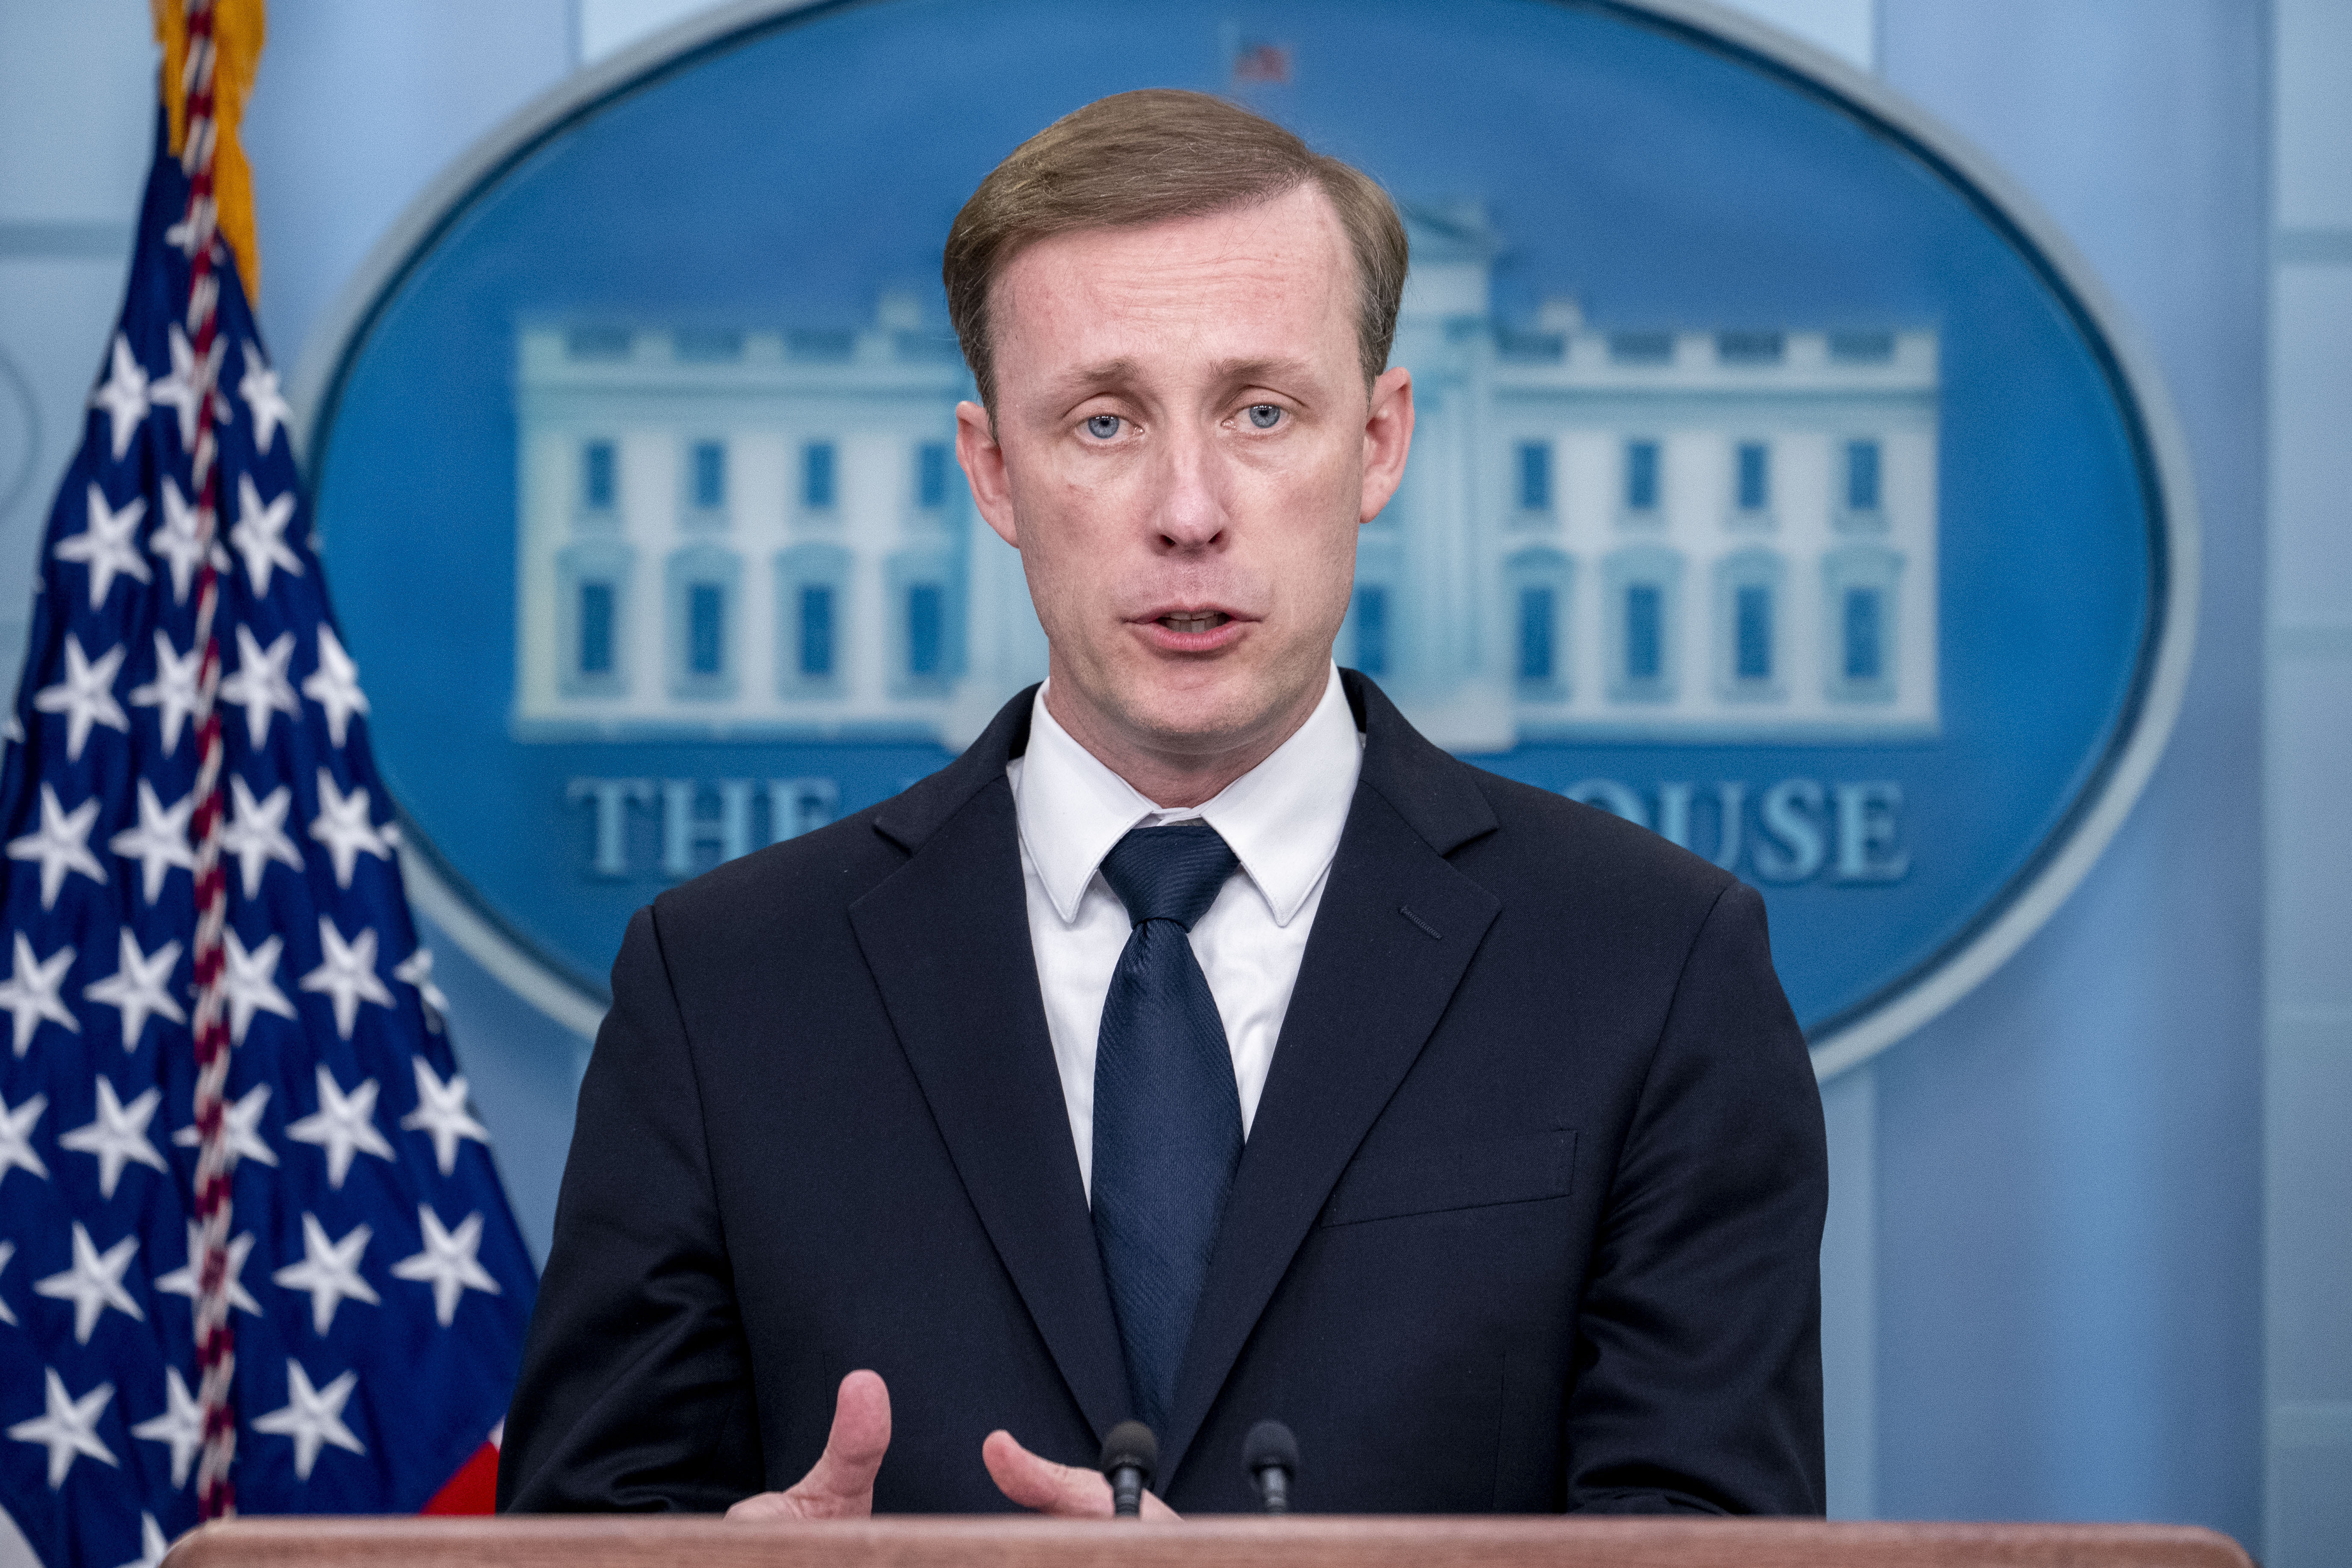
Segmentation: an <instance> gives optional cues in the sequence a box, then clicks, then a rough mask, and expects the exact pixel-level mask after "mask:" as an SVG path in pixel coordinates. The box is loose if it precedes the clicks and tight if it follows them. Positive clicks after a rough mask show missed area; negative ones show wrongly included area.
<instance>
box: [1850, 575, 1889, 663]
mask: <svg viewBox="0 0 2352 1568" xmlns="http://www.w3.org/2000/svg"><path fill="white" fill-rule="evenodd" d="M1843 621H1844V625H1843V628H1842V630H1843V634H1844V635H1843V638H1842V640H1843V642H1844V644H1845V647H1844V648H1843V653H1844V656H1845V657H1844V668H1845V678H1846V679H1848V680H1853V681H1864V680H1882V679H1885V671H1886V650H1885V646H1884V638H1885V630H1884V626H1885V598H1884V596H1883V595H1881V594H1880V593H1879V591H1878V590H1877V589H1875V588H1848V589H1847V590H1846V591H1845V605H1844V616H1843Z"/></svg>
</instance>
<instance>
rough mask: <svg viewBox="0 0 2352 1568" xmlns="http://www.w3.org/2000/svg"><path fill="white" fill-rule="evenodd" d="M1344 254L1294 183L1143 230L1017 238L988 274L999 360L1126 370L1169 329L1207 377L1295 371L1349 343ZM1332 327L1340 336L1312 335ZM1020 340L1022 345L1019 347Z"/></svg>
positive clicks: (1318, 210)
mask: <svg viewBox="0 0 2352 1568" xmlns="http://www.w3.org/2000/svg"><path fill="white" fill-rule="evenodd" d="M1352 283H1353V264H1352V259H1351V258H1350V257H1349V252H1348V249H1347V245H1346V239H1345V236H1344V234H1343V232H1342V231H1341V229H1340V226H1339V220H1338V216H1337V214H1336V213H1334V212H1333V211H1332V210H1331V206H1330V203H1329V201H1328V198H1326V197H1325V196H1324V195H1323V194H1322V192H1321V191H1320V189H1318V187H1316V186H1314V185H1311V184H1309V185H1305V186H1301V187H1299V188H1297V190H1294V191H1292V192H1289V193H1287V194H1286V195H1283V196H1279V197H1276V198H1275V199H1274V200H1272V201H1269V202H1263V203H1258V204H1255V205H1250V206H1244V207H1235V208H1229V209H1225V210H1223V211H1220V212H1215V213H1210V214H1205V215H1203V216H1198V217H1189V218H1180V219H1173V220H1171V221H1169V222H1166V223H1160V224H1153V225H1150V226H1144V227H1132V228H1115V229H1114V228H1106V229H1088V230H1081V231H1078V232H1076V233H1072V234H1066V235H1056V236H1054V237H1050V238H1047V239H1043V240H1039V241H1037V242H1036V243H1034V245H1031V246H1029V247H1024V249H1023V250H1022V251H1021V252H1020V253H1019V254H1018V255H1016V256H1015V257H1014V258H1013V259H1012V261H1011V262H1010V263H1008V264H1007V266H1006V267H1005V268H1004V270H1003V273H1002V274H1001V275H1000V276H999V278H998V279H997V283H996V288H995V289H994V290H993V294H994V298H993V300H992V316H993V318H994V319H993V321H992V329H993V330H992V336H993V337H994V338H995V340H996V344H997V352H998V356H999V363H1000V369H1001V370H1002V369H1004V368H1010V367H1009V366H1007V365H1005V364H1004V361H1005V359H1006V358H1007V357H1011V358H1013V359H1015V360H1018V359H1023V358H1028V357H1030V356H1031V355H1033V354H1035V355H1042V356H1043V357H1044V358H1045V359H1047V360H1050V361H1052V362H1054V363H1050V364H1034V363H1033V364H1032V365H1030V366H1029V367H1027V368H1028V369H1029V370H1030V371H1031V372H1032V373H1033V374H1045V375H1046V376H1049V377H1050V378H1051V379H1052V380H1053V381H1054V382H1055V383H1056V384H1060V383H1064V382H1112V381H1118V380H1122V379H1132V378H1134V377H1135V376H1136V375H1138V374H1141V372H1142V371H1143V369H1144V368H1145V367H1144V365H1143V364H1142V363H1141V361H1140V357H1139V356H1140V355H1141V354H1142V353H1144V352H1145V351H1146V350H1147V349H1150V348H1156V349H1160V350H1162V351H1164V350H1165V349H1167V348H1168V347H1170V346H1172V345H1171V337H1173V338H1178V339H1181V341H1182V342H1184V344H1185V346H1186V347H1188V348H1189V349H1191V350H1192V351H1193V353H1192V356H1190V357H1195V358H1197V357H1198V356H1199V355H1201V354H1206V355H1208V356H1210V357H1211V359H1212V360H1213V363H1212V364H1211V365H1210V366H1209V367H1208V369H1209V370H1210V372H1211V374H1233V373H1239V372H1241V371H1244V370H1245V369H1247V368H1249V367H1251V366H1253V365H1255V366H1258V367H1261V368H1274V367H1277V366H1281V365H1285V364H1287V365H1289V366H1290V367H1291V368H1294V369H1296V368H1304V366H1305V363H1306V362H1307V361H1310V360H1319V359H1321V358H1324V357H1326V356H1328V354H1330V353H1333V352H1342V353H1352V352H1353V351H1352V346H1351V344H1352V333H1353V328H1352V324H1351V322H1350V321H1349V319H1348V318H1349V317H1350V316H1351V314H1352V311H1351V308H1350V307H1351V302H1352V298H1353V292H1354V290H1353V288H1352ZM1335 332H1336V334H1337V335H1338V336H1339V337H1340V338H1344V339H1346V340H1348V341H1347V342H1344V343H1340V342H1324V341H1323V340H1325V339H1329V338H1333V337H1334V335H1335ZM1024 349H1025V350H1027V351H1029V353H1024V352H1023V351H1024Z"/></svg>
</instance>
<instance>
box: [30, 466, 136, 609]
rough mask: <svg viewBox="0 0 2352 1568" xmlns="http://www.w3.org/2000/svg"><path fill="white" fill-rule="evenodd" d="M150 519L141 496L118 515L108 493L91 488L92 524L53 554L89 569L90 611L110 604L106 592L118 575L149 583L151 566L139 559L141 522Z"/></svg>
mask: <svg viewBox="0 0 2352 1568" xmlns="http://www.w3.org/2000/svg"><path fill="white" fill-rule="evenodd" d="M146 515H147V503H146V502H145V501H144V500H141V499H140V498H138V497H137V496H133V497H131V499H130V500H127V501H125V502H123V503H122V510H121V511H115V510H112V509H110V507H108V505H107V504H106V492H105V491H104V490H102V489H99V488H98V487H97V486H96V485H92V486H90V487H89V525H88V526H87V527H85V528H84V529H83V530H82V531H80V532H79V533H77V534H75V535H73V536H72V537H71V538H69V539H60V540H58V542H57V548H56V549H55V550H53V551H51V552H50V553H51V554H53V555H55V556H56V557H57V558H58V560H60V561H79V562H80V563H82V564H84V565H85V566H88V567H89V607H90V608H91V609H93V610H94V609H96V608H98V607H99V606H100V605H103V604H104V603H106V591H107V590H108V589H109V588H111V587H113V586H114V578H115V574H117V573H120V574H122V575H123V576H126V577H131V578H134V579H136V580H137V581H139V582H142V583H145V582H149V581H151V580H152V579H150V578H149V576H148V575H147V563H145V562H144V561H142V560H141V559H140V558H139V544H138V540H137V535H138V532H139V520H140V519H141V518H142V517H145V516H146Z"/></svg>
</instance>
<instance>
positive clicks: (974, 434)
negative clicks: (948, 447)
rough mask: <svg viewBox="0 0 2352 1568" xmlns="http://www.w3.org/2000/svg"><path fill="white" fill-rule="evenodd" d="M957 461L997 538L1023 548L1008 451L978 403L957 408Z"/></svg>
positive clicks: (962, 404) (983, 515)
mask: <svg viewBox="0 0 2352 1568" xmlns="http://www.w3.org/2000/svg"><path fill="white" fill-rule="evenodd" d="M956 461H957V462H959V463H961V464H962V465H963V477H964V478H965V479H967V480H969V481H970V482H971V499H972V500H973V502H974V503H975V504H976V505H978V506H979V508H980V515H981V516H982V517H983V518H986V519H987V520H988V526H989V527H991V528H992V529H994V530H996V536H997V537H998V538H999V539H1002V540H1003V541H1004V542H1005V543H1007V544H1010V545H1011V546H1013V549H1015V550H1018V549H1020V548H1021V531H1020V529H1019V528H1018V527H1016V526H1015V525H1014V523H1013V487H1012V485H1011V483H1010V482H1009V481H1008V480H1007V479H1006V478H1005V473H1004V448H1003V447H1001V446H999V445H997V441H996V432H995V429H994V427H993V426H992V424H991V422H990V420H989V417H988V410H987V409H986V408H984V407H982V405H979V404H977V403H959V404H957V405H956Z"/></svg>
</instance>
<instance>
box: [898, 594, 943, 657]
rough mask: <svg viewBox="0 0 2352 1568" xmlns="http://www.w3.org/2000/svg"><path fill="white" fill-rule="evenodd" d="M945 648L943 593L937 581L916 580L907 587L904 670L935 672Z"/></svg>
mask: <svg viewBox="0 0 2352 1568" xmlns="http://www.w3.org/2000/svg"><path fill="white" fill-rule="evenodd" d="M946 647H947V603H946V595H944V594H942V593H941V592H940V585H939V584H937V583H917V584H914V585H913V586H911V587H909V588H908V590H907V673H908V674H909V675H937V674H939V673H940V667H941V666H942V665H943V664H944V663H945V659H944V658H943V657H942V656H943V655H944V653H945V651H946Z"/></svg>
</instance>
